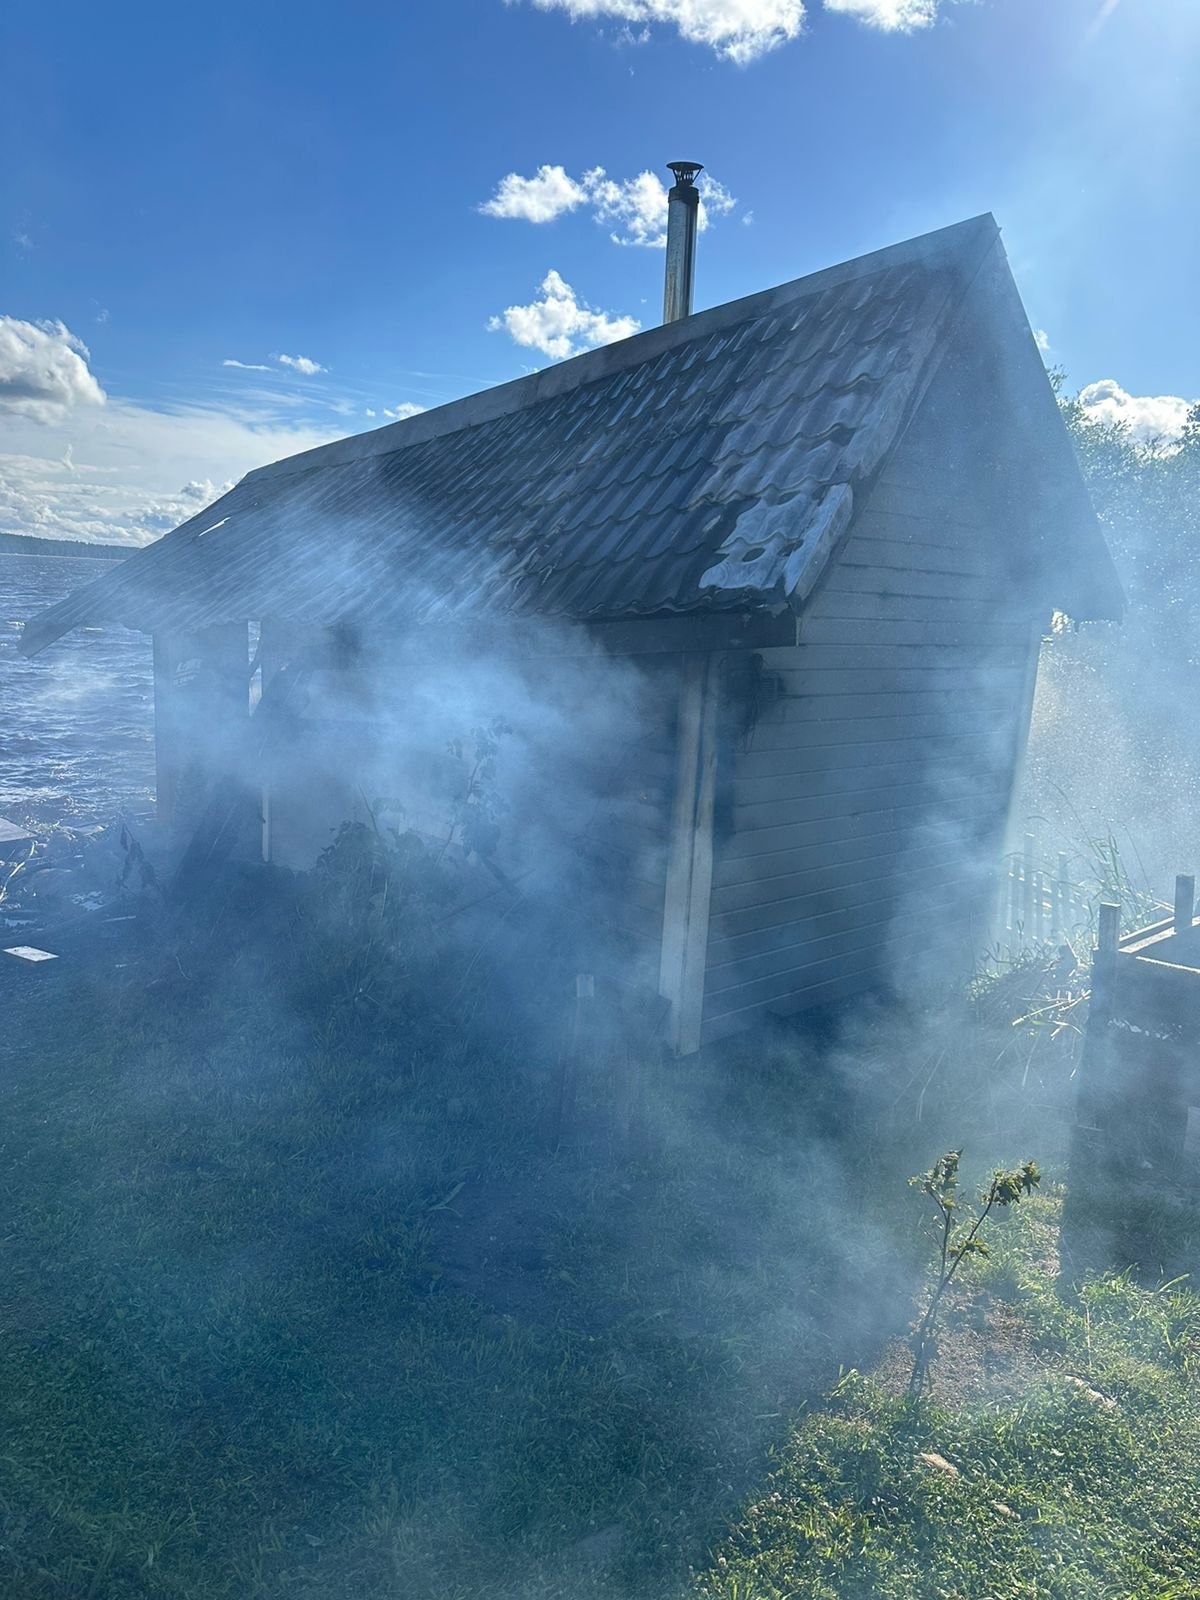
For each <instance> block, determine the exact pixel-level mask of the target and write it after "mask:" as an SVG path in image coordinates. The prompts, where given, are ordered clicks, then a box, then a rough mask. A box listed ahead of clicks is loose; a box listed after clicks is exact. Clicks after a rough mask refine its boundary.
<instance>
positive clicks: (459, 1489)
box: [0, 962, 910, 1600]
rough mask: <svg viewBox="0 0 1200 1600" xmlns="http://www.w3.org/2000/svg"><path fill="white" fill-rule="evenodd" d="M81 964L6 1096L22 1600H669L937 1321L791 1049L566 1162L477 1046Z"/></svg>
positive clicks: (36, 1024) (520, 1085)
mask: <svg viewBox="0 0 1200 1600" xmlns="http://www.w3.org/2000/svg"><path fill="white" fill-rule="evenodd" d="M63 965H64V970H63V971H62V972H61V973H56V974H55V975H54V977H53V979H52V980H51V986H46V985H43V986H41V987H40V990H39V995H40V998H39V999H36V1000H33V1001H30V999H29V997H28V996H27V997H26V1003H24V1004H23V1005H21V1007H20V1009H19V1013H18V1015H19V1017H20V1027H19V1035H20V1038H21V1048H20V1049H19V1050H14V1051H12V1052H10V1053H9V1054H8V1056H7V1058H6V1061H5V1071H4V1075H3V1083H2V1084H0V1095H2V1102H3V1128H4V1134H3V1160H4V1173H5V1195H6V1201H5V1217H4V1229H3V1272H2V1274H0V1313H2V1319H3V1327H4V1337H3V1340H0V1433H2V1437H3V1446H2V1447H0V1517H2V1520H3V1532H2V1533H0V1593H3V1594H5V1595H10V1594H11V1595H13V1596H20V1597H21V1600H41V1597H43V1596H45V1597H47V1600H48V1597H51V1596H55V1597H58V1596H69V1597H72V1600H74V1597H76V1596H79V1597H82V1596H96V1597H102V1600H132V1597H135V1596H136V1597H142V1596H162V1597H173V1600H175V1597H177V1600H199V1597H201V1596H204V1597H209V1596H212V1597H219V1596H229V1597H237V1600H250V1597H259V1596H263V1597H266V1596H270V1597H284V1596H286V1597H288V1600H293V1597H305V1596H311V1597H314V1600H315V1597H317V1596H320V1597H321V1600H326V1597H330V1596H337V1597H341V1596H343V1595H345V1596H351V1595H353V1596H355V1597H356V1600H358V1597H363V1600H370V1597H374V1596H384V1595H386V1596H397V1595H404V1596H411V1597H414V1600H424V1597H430V1600H434V1597H437V1600H442V1597H445V1600H460V1597H461V1600H465V1597H468V1596H472V1597H474V1596H488V1597H492V1596H496V1597H504V1596H512V1597H514V1600H517V1597H520V1600H533V1597H538V1596H590V1595H597V1596H599V1595H604V1596H606V1597H607V1596H611V1595H614V1594H616V1595H622V1596H646V1597H647V1600H649V1597H651V1596H654V1597H656V1600H657V1597H659V1596H662V1595H663V1594H667V1593H670V1592H672V1591H675V1592H678V1590H679V1589H680V1588H681V1587H682V1586H684V1585H685V1584H686V1582H687V1574H688V1570H689V1568H690V1567H695V1566H698V1565H700V1564H702V1563H703V1561H704V1560H705V1559H706V1556H707V1553H708V1551H709V1549H710V1548H711V1546H712V1543H713V1541H714V1540H715V1539H716V1538H717V1537H719V1535H720V1533H721V1531H722V1529H723V1528H725V1527H727V1526H728V1523H729V1519H730V1518H731V1517H732V1516H733V1515H735V1514H736V1512H737V1509H738V1507H739V1505H740V1504H742V1503H744V1501H745V1499H746V1498H747V1496H748V1495H749V1494H750V1493H751V1492H752V1490H753V1486H754V1484H755V1483H756V1482H757V1481H758V1479H759V1476H760V1473H761V1470H762V1466H763V1462H764V1459H765V1452H766V1450H767V1449H768V1447H769V1446H770V1445H771V1444H772V1443H775V1442H778V1441H779V1440H781V1439H782V1438H783V1437H784V1435H785V1431H786V1426H787V1419H788V1417H789V1416H790V1415H791V1414H792V1413H793V1412H794V1410H795V1408H796V1407H797V1406H798V1405H799V1404H801V1403H802V1402H803V1400H804V1398H805V1397H806V1396H807V1395H808V1394H810V1393H812V1392H815V1391H816V1392H819V1391H820V1390H821V1389H822V1388H824V1387H827V1386H828V1384H829V1382H831V1381H832V1380H833V1378H835V1377H836V1374H837V1368H838V1363H839V1362H840V1361H843V1360H845V1359H846V1357H847V1352H848V1351H849V1352H852V1358H853V1359H858V1360H866V1359H869V1357H870V1354H871V1352H872V1350H873V1349H875V1348H877V1347H878V1346H879V1344H880V1342H881V1341H882V1340H883V1339H885V1338H886V1337H887V1336H888V1335H890V1334H892V1333H894V1331H895V1329H896V1327H897V1326H898V1325H899V1323H900V1322H902V1320H903V1318H904V1316H905V1315H906V1314H907V1306H908V1303H909V1288H910V1281H909V1277H908V1271H909V1267H908V1265H907V1264H906V1261H905V1259H904V1257H903V1256H902V1255H901V1256H896V1255H895V1254H894V1252H893V1249H892V1245H891V1242H890V1241H891V1233H890V1232H889V1228H890V1219H891V1215H892V1213H893V1212H894V1206H893V1205H892V1197H891V1196H889V1195H882V1194H881V1195H879V1196H878V1197H875V1196H873V1195H872V1194H871V1193H870V1192H868V1191H867V1190H865V1189H861V1188H860V1190H859V1192H857V1193H855V1194H854V1195H853V1197H852V1198H851V1197H850V1194H849V1190H848V1189H847V1188H846V1187H845V1185H844V1180H843V1178H842V1176H841V1173H840V1168H839V1167H838V1165H837V1163H836V1161H835V1159H834V1157H833V1155H832V1154H831V1152H830V1150H829V1148H828V1147H827V1142H826V1132H825V1129H824V1128H823V1127H822V1126H821V1125H820V1124H821V1107H820V1105H819V1104H818V1103H817V1096H816V1095H815V1093H814V1085H813V1082H812V1081H809V1082H808V1083H807V1084H806V1082H805V1078H804V1072H805V1057H804V1052H803V1050H802V1049H801V1047H800V1046H799V1045H797V1044H794V1043H793V1044H789V1045H787V1046H786V1047H781V1049H780V1052H779V1053H777V1055H776V1058H775V1059H774V1060H768V1061H760V1060H758V1059H757V1058H756V1059H754V1060H751V1061H748V1062H746V1063H744V1064H743V1069H742V1070H739V1071H736V1072H735V1071H733V1070H731V1069H730V1068H729V1066H728V1065H726V1066H724V1067H721V1068H719V1069H718V1068H716V1067H714V1068H712V1069H705V1070H702V1071H699V1072H697V1071H696V1070H695V1069H694V1064H693V1066H692V1069H691V1070H688V1069H685V1068H684V1067H683V1066H680V1067H672V1068H656V1069H655V1070H654V1071H653V1072H652V1073H649V1075H648V1079H647V1084H646V1094H645V1100H646V1105H645V1111H644V1119H643V1123H644V1126H643V1131H642V1135H641V1137H640V1140H639V1146H638V1148H637V1149H636V1150H634V1151H633V1152H630V1151H629V1150H628V1149H627V1148H625V1147H624V1145H623V1144H622V1142H621V1140H620V1138H619V1136H618V1131H617V1129H616V1127H615V1125H614V1121H613V1117H612V1115H611V1108H612V1104H613V1095H612V1093H611V1086H610V1085H609V1084H608V1083H607V1082H606V1081H605V1079H604V1078H603V1075H601V1076H599V1077H597V1078H596V1079H595V1080H594V1081H592V1080H585V1082H584V1083H583V1084H582V1085H581V1090H580V1099H579V1108H578V1114H577V1116H576V1118H575V1122H574V1125H573V1128H572V1130H571V1135H572V1136H571V1138H570V1139H569V1140H568V1141H566V1142H565V1143H564V1144H563V1146H562V1147H561V1148H558V1149H554V1148H552V1147H551V1146H550V1145H549V1144H548V1141H547V1138H546V1135H545V1132H544V1129H543V1128H542V1127H541V1126H540V1122H541V1113H542V1111H543V1110H544V1107H545V1106H546V1104H547V1103H548V1101H549V1099H550V1094H551V1086H550V1084H549V1083H548V1081H547V1075H546V1069H545V1068H544V1067H539V1066H537V1065H536V1064H532V1063H529V1062H527V1061H525V1060H524V1059H522V1057H521V1056H520V1054H519V1053H518V1052H517V1051H516V1050H515V1049H513V1048H512V1047H511V1046H504V1047H500V1046H497V1047H496V1048H495V1049H494V1050H492V1051H490V1052H489V1051H485V1050H484V1049H483V1047H482V1045H481V1043H480V1041H479V1039H478V1037H477V1036H476V1037H475V1038H474V1039H473V1040H472V1037H471V1034H470V1031H469V1030H457V1029H455V1030H452V1031H451V1032H450V1033H449V1034H448V1035H445V1036H443V1035H438V1034H436V1033H435V1034H434V1035H433V1036H426V1037H424V1038H423V1039H420V1040H418V1038H417V1037H416V1036H415V1035H413V1034H411V1033H410V1034H408V1035H405V1036H402V1037H401V1038H400V1039H398V1037H397V1036H394V1035H390V1034H388V1033H387V1032H383V1033H380V1034H378V1035H376V1036H375V1042H374V1043H372V1044H363V1043H361V1042H360V1043H359V1044H357V1045H355V1046H353V1047H351V1046H349V1045H348V1044H346V1043H345V1042H344V1041H342V1042H338V1041H336V1040H333V1041H325V1042H321V1041H320V1040H319V1039H316V1038H314V1036H313V1030H312V1029H311V1028H308V1027H306V1026H304V1025H302V1024H301V1023H300V1022H299V1021H297V1020H296V1019H295V1017H293V1016H289V1014H288V1013H287V1012H286V1011H284V1010H282V1009H280V1008H278V1007H276V1006H272V1005H269V1004H267V1003H265V1002H264V999H263V997H262V996H261V995H260V994H258V993H256V992H255V990H254V985H252V984H239V983H238V982H236V981H234V975H232V974H231V975H228V976H227V980H226V981H222V982H217V983H213V984H210V983H208V982H207V981H206V982H204V983H202V984H199V985H194V986H192V987H191V988H182V989H181V990H180V991H179V992H175V991H174V990H173V989H172V988H171V987H170V986H169V985H168V986H167V987H166V988H165V989H164V988H163V987H162V986H160V985H158V984H155V985H154V986H152V988H151V990H150V991H149V992H146V991H145V987H144V985H143V984H141V983H131V984H128V985H127V986H126V987H125V988H123V989H122V988H120V987H118V986H116V985H112V986H111V987H110V986H109V984H110V979H109V978H106V979H105V980H104V982H103V983H101V982H99V981H92V982H88V981H84V979H83V978H76V977H75V976H74V975H73V971H74V970H75V969H77V968H78V967H79V964H78V963H74V964H73V967H72V969H71V970H67V963H65V962H64V964H63ZM12 1015H13V1013H12V1012H11V1011H10V1017H11V1016H12ZM453 1038H458V1039H459V1041H460V1042H459V1043H457V1044H456V1043H453V1042H448V1040H449V1039H453ZM464 1038H465V1039H467V1040H468V1042H466V1043H463V1042H462V1040H463V1039H464ZM806 1089H807V1093H806V1092H805V1090H806ZM834 1210H836V1212H837V1214H838V1217H839V1224H838V1229H837V1232H836V1234H835V1233H834V1231H833V1230H832V1229H831V1227H830V1225H829V1223H830V1215H831V1212H832V1211H834ZM901 1231H902V1232H903V1230H901ZM885 1241H886V1243H885ZM868 1285H871V1286H872V1287H871V1288H870V1291H869V1292H867V1286H868ZM880 1285H882V1286H883V1292H882V1293H881V1292H880V1291H879V1286H880Z"/></svg>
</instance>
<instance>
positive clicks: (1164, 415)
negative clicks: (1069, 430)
mask: <svg viewBox="0 0 1200 1600" xmlns="http://www.w3.org/2000/svg"><path fill="white" fill-rule="evenodd" d="M1079 403H1080V405H1081V406H1082V407H1083V410H1084V413H1085V414H1086V416H1087V417H1088V418H1089V419H1090V420H1091V421H1092V422H1104V423H1114V422H1117V423H1120V424H1121V425H1122V426H1123V427H1125V428H1126V429H1127V430H1128V433H1129V437H1130V438H1131V439H1133V440H1135V441H1136V442H1137V443H1138V444H1152V443H1154V442H1156V441H1159V442H1162V443H1165V444H1173V443H1174V442H1175V441H1176V440H1177V439H1179V437H1180V435H1181V434H1182V433H1183V429H1184V425H1185V423H1186V422H1187V418H1188V411H1189V409H1190V402H1189V401H1187V400H1183V399H1180V397H1179V396H1178V395H1173V394H1157V395H1150V394H1142V395H1138V394H1130V393H1128V391H1127V390H1125V389H1122V387H1121V385H1120V384H1119V383H1118V382H1117V381H1116V379H1115V378H1102V379H1101V380H1100V381H1099V383H1089V384H1088V385H1087V387H1086V388H1085V389H1081V390H1080V391H1079Z"/></svg>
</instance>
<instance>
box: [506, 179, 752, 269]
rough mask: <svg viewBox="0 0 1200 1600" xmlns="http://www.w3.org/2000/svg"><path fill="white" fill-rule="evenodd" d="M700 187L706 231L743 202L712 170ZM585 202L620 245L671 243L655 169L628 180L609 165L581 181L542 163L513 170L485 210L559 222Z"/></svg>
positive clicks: (663, 195) (664, 195)
mask: <svg viewBox="0 0 1200 1600" xmlns="http://www.w3.org/2000/svg"><path fill="white" fill-rule="evenodd" d="M697 188H698V189H699V190H700V215H699V222H698V225H699V227H700V229H701V230H703V229H705V228H707V227H708V226H709V224H710V223H711V221H712V219H713V217H719V216H725V215H727V214H728V213H729V212H730V211H732V210H733V208H734V207H735V206H736V205H737V201H736V200H735V199H734V197H733V196H732V195H731V194H730V193H729V190H728V189H726V188H725V186H724V185H723V184H720V183H718V182H717V181H716V180H715V179H714V178H710V177H709V175H708V173H703V174H702V175H701V177H700V181H699V183H698V184H697ZM585 203H586V204H587V205H588V206H590V208H591V211H592V215H593V216H594V218H595V220H596V221H597V222H598V223H600V224H601V225H602V226H603V227H606V228H608V229H609V237H610V238H611V239H612V241H613V243H614V244H640V245H648V246H650V247H652V248H657V249H661V248H662V247H663V246H664V245H665V244H666V242H667V187H666V184H665V183H663V181H662V179H661V178H659V177H658V176H657V174H655V173H653V172H639V173H638V175H637V177H636V178H623V179H616V178H610V177H609V176H608V174H607V173H606V172H605V170H604V168H603V167H593V168H592V169H591V170H590V171H588V172H585V173H584V174H583V176H582V177H581V178H578V179H576V178H572V177H571V176H570V174H569V173H568V172H567V171H566V170H565V168H563V167H561V166H553V167H552V166H541V167H539V168H538V169H537V172H536V174H535V175H534V176H533V177H532V178H522V177H520V176H519V175H518V174H517V173H515V172H510V173H509V174H508V176H507V177H505V178H502V179H501V180H500V182H499V184H498V185H497V186H496V193H495V194H494V195H493V196H492V198H491V199H490V200H488V201H486V202H485V203H484V204H483V205H481V206H480V208H479V209H480V210H481V211H483V212H484V213H486V215H488V216H489V217H518V218H521V219H522V220H523V221H526V222H553V221H554V219H555V218H556V217H561V216H563V215H564V213H566V212H568V211H574V210H575V209H576V208H577V207H578V206H581V205H583V204H585Z"/></svg>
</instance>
